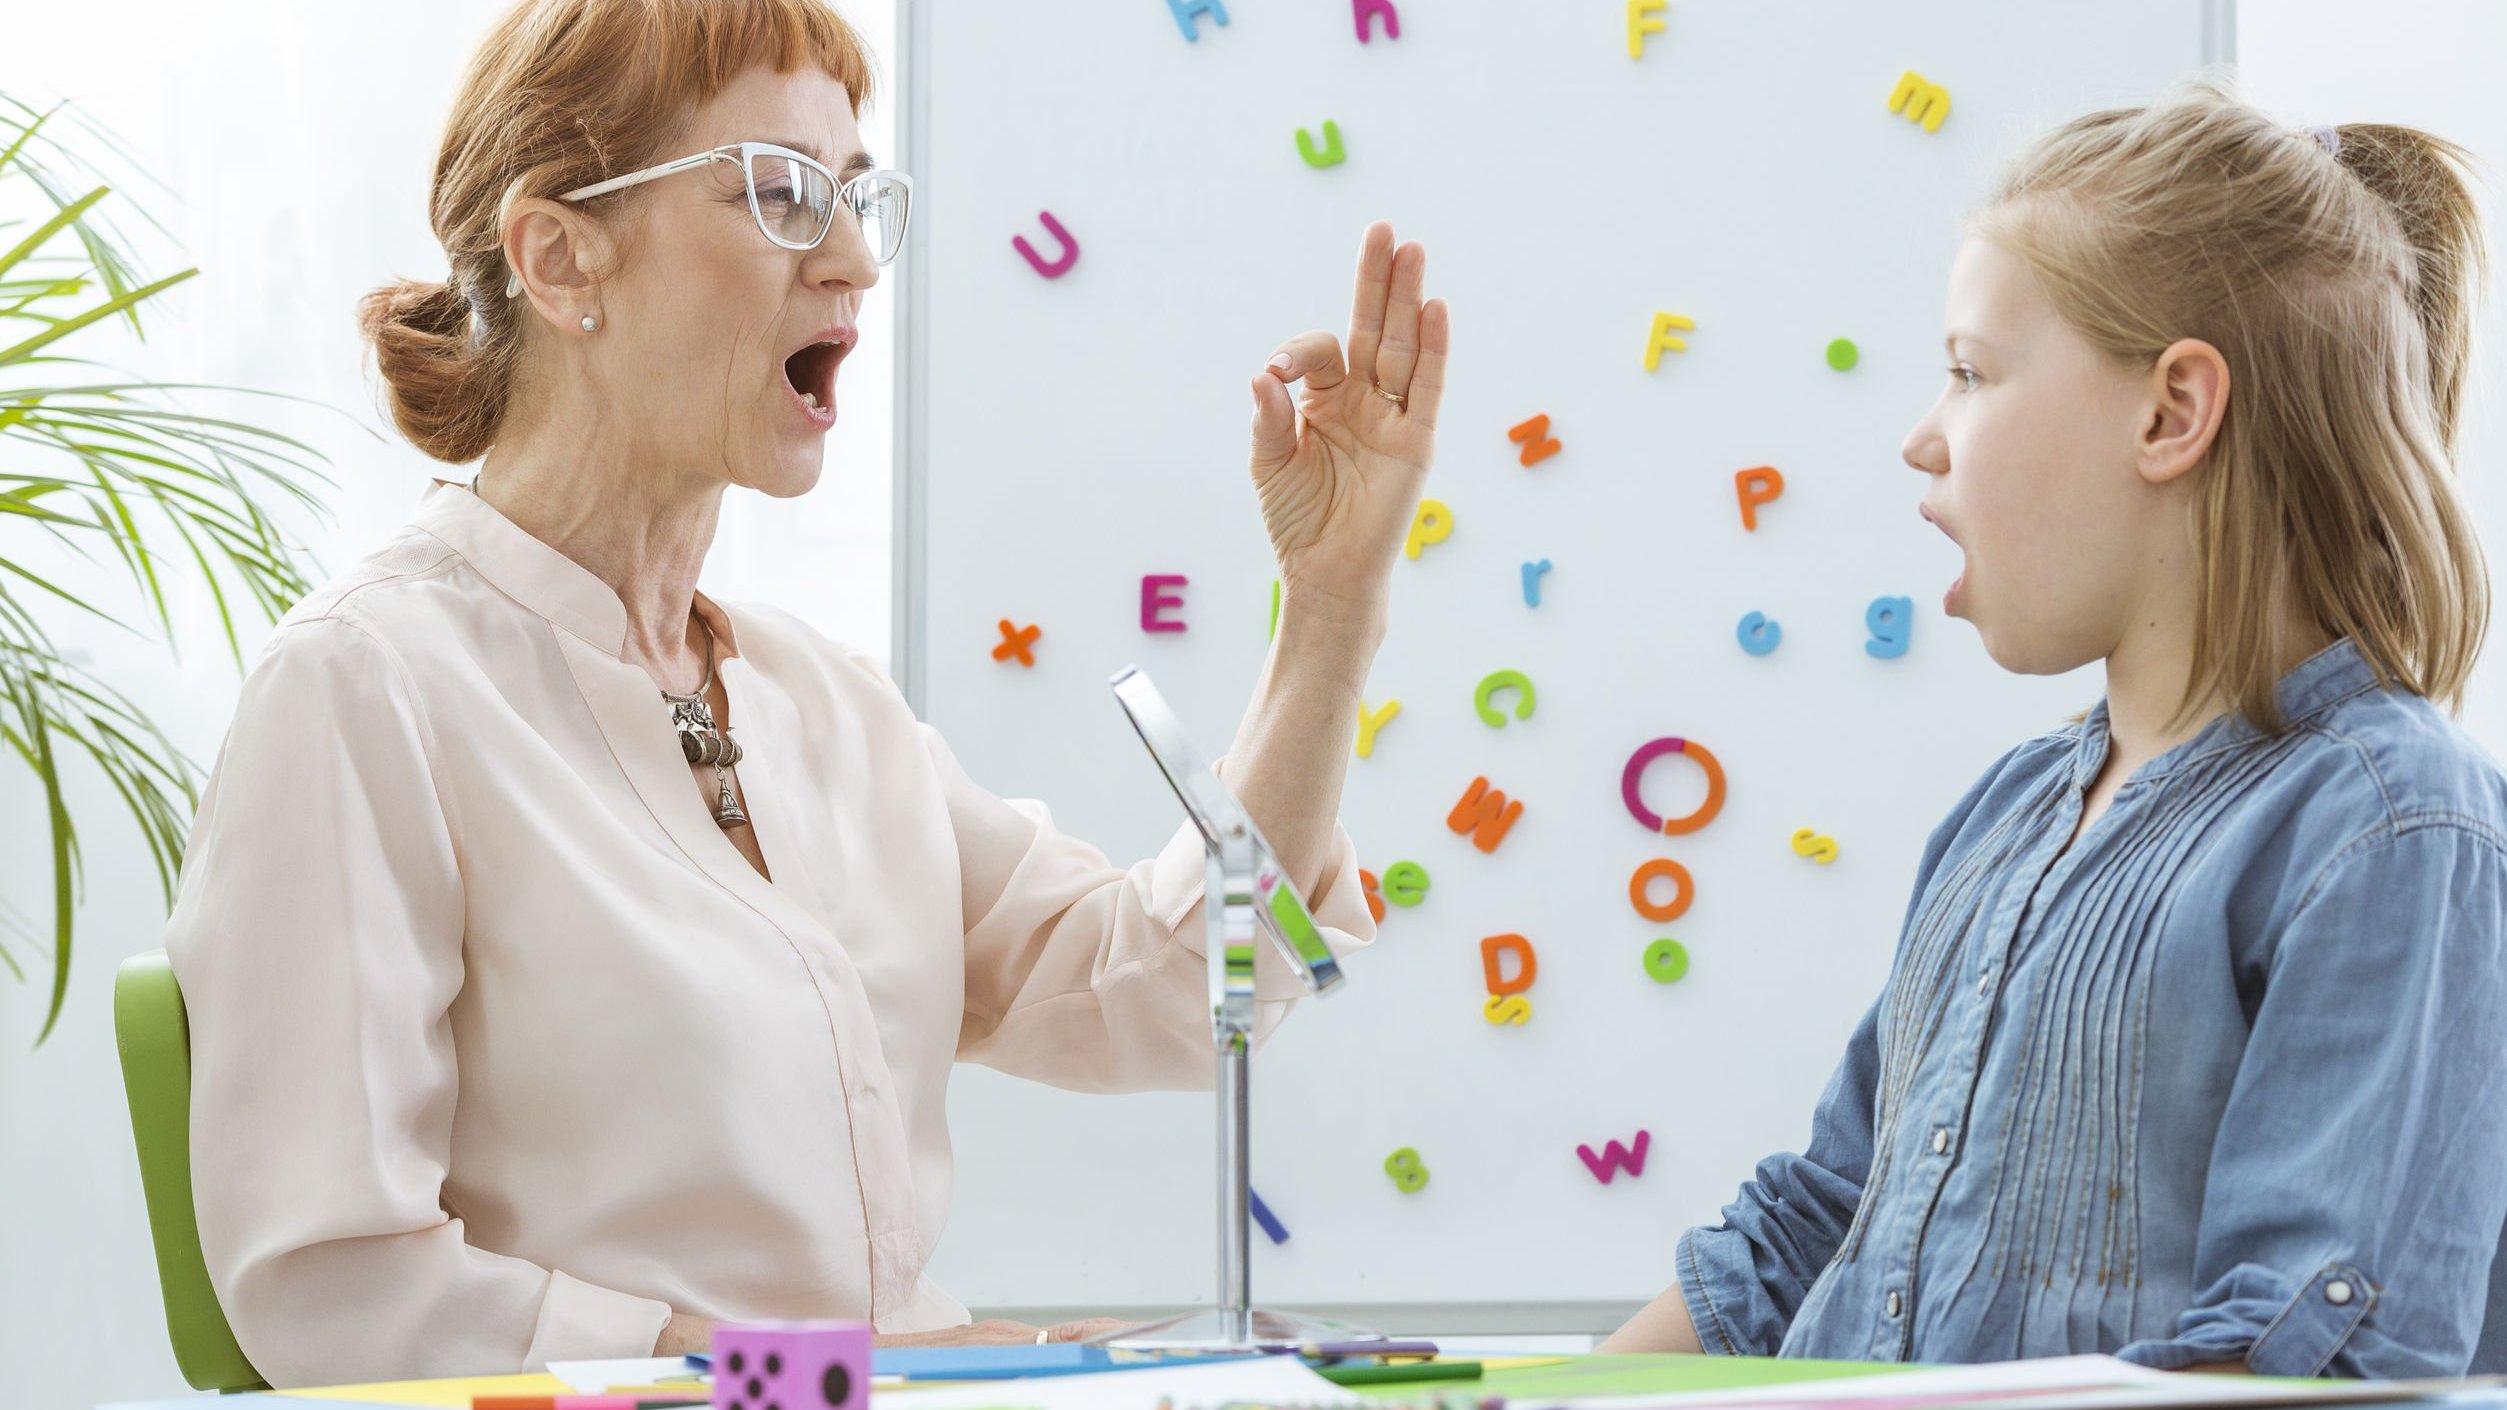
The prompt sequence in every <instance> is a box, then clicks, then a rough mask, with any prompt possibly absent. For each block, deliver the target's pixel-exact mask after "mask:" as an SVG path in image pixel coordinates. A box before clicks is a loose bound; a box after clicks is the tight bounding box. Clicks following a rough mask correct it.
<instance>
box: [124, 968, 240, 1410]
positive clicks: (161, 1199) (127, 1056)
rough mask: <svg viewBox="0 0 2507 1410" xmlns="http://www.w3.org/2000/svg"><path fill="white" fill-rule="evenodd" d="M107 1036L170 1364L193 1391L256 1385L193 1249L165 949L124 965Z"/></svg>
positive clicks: (179, 1044)
mask: <svg viewBox="0 0 2507 1410" xmlns="http://www.w3.org/2000/svg"><path fill="white" fill-rule="evenodd" d="M113 1038H114V1044H115V1046H116V1047H118V1048H119V1049H120V1050H121V1053H122V1087H123V1090H124V1091H126V1092H128V1093H129V1094H130V1100H131V1135H132V1137H133V1138H134V1139H135V1140H136V1141H137V1142H138V1145H139V1183H140V1187H141V1188H142V1189H143V1190H144V1191H146V1193H147V1196H148V1232H149V1234H150V1236H151V1237H152V1238H153V1239H154V1240H155V1243H156V1247H157V1282H158V1284H159V1286H161V1287H162V1288H163V1289H164V1290H165V1329H166V1335H167V1336H168V1337H169V1338H170V1339H171V1340H172V1341H173V1343H174V1360H175V1364H177V1365H179V1366H181V1367H182V1368H183V1379H184V1380H185V1381H188V1382H190V1384H191V1386H192V1388H193V1389H194V1390H258V1389H261V1388H262V1386H263V1381H262V1379H261V1373H260V1372H258V1371H255V1370H254V1369H253V1368H252V1362H251V1361H249V1360H247V1359H246V1358H245V1356H244V1349H243V1348H242V1347H240V1346H237V1345H236V1344H235V1333H234V1330H233V1329H232V1328H230V1327H228V1326H227V1324H226V1312H225V1310H224V1309H222V1308H220V1307H219V1306H218V1294H217V1290H216V1289H215V1288H213V1287H211V1286H210V1283H209V1265H208V1264H207V1263H206V1262H205V1261H203V1260H202V1258H201V1256H200V1225H199V1223H198V1221H197V1220H196V1219H195V1218H194V1217H193V1214H192V1147H191V1104H192V1059H191V1020H190V1019H189V1018H188V1017H186V1016H185V1014H184V1012H183V990H182V987H181V986H180V985H178V984H176V983H175V982H174V969H173V967H172V966H171V965H168V964H167V963H166V960H165V951H163V950H150V951H148V952H147V953H146V954H142V955H133V956H131V957H130V958H129V959H127V960H124V961H123V962H122V967H121V968H120V969H118V970H116V971H115V972H114V975H113Z"/></svg>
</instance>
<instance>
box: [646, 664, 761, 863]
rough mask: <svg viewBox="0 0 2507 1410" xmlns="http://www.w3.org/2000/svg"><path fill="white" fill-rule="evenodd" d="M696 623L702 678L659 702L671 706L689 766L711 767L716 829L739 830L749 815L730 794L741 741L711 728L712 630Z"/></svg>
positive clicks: (666, 695) (665, 695)
mask: <svg viewBox="0 0 2507 1410" xmlns="http://www.w3.org/2000/svg"><path fill="white" fill-rule="evenodd" d="M696 624H697V625H698V626H699V627H701V628H703V629H704V632H705V679H704V680H703V681H702V682H701V683H699V684H698V686H697V688H696V690H695V691H694V692H693V693H691V694H688V695H679V694H675V693H673V692H671V691H667V690H665V691H663V692H662V699H663V700H665V701H667V702H669V705H670V725H671V728H672V729H674V730H676V731H678V733H679V752H680V754H682V755H683V756H685V757H686V759H687V761H688V762H689V763H690V764H711V765H713V766H714V824H715V826H717V827H725V828H732V827H741V826H744V825H746V824H747V822H748V820H749V815H748V814H746V813H744V812H741V811H740V800H739V798H738V796H737V795H735V794H733V793H732V791H731V768H732V766H733V765H735V764H737V763H739V762H740V755H741V750H740V741H738V740H736V739H733V738H732V737H731V731H729V730H727V729H718V728H716V727H715V725H714V707H713V705H712V704H711V703H710V702H708V701H707V700H706V698H705V693H706V692H707V691H709V690H712V689H713V688H714V629H713V627H712V626H711V625H709V624H708V623H707V622H706V620H705V619H704V618H703V617H698V618H697V620H696Z"/></svg>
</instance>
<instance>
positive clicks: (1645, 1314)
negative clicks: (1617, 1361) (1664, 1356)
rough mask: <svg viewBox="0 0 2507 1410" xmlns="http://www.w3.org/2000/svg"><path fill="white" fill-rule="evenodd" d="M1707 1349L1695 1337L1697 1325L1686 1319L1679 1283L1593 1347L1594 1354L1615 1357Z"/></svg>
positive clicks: (1695, 1351)
mask: <svg viewBox="0 0 2507 1410" xmlns="http://www.w3.org/2000/svg"><path fill="white" fill-rule="evenodd" d="M1705 1349H1706V1348H1705V1347H1704V1346H1703V1345H1702V1344H1700V1343H1699V1341H1698V1339H1697V1327H1696V1326H1695V1325H1694V1324H1692V1323H1691V1322H1690V1321H1689V1300H1688V1299H1687V1298H1686V1297H1684V1296H1682V1295H1681V1292H1680V1285H1679V1284H1678V1283H1674V1284H1672V1285H1671V1286H1670V1287H1668V1288H1666V1289H1664V1290H1663V1295H1662V1296H1660V1297H1658V1298H1655V1299H1654V1300H1653V1301H1652V1302H1649V1303H1647V1304H1645V1306H1644V1307H1643V1308H1641V1309H1639V1310H1638V1312H1637V1315H1635V1316H1634V1317H1631V1318H1629V1319H1628V1324H1627V1325H1626V1326H1624V1327H1621V1328H1620V1329H1619V1330H1618V1331H1615V1332H1613V1333H1611V1334H1610V1335H1609V1336H1607V1337H1605V1338H1603V1339H1602V1344H1601V1345H1599V1346H1597V1347H1595V1348H1593V1350H1594V1351H1595V1352H1596V1353H1597V1354H1601V1355H1610V1356H1616V1355H1620V1354H1622V1353H1627V1352H1641V1351H1685V1352H1690V1353H1693V1354H1694V1353H1698V1352H1702V1351H1704V1350H1705Z"/></svg>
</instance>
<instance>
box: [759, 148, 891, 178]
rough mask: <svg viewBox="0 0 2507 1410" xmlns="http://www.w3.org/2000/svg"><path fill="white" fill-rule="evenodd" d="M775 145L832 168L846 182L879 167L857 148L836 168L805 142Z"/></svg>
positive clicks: (868, 155)
mask: <svg viewBox="0 0 2507 1410" xmlns="http://www.w3.org/2000/svg"><path fill="white" fill-rule="evenodd" d="M775 145H776V146H778V147H790V148H791V149H792V150H794V151H796V152H798V153H800V154H801V155H802V156H805V157H807V158H809V159H810V160H811V161H814V162H819V163H822V164H824V165H827V166H830V167H834V170H835V173H836V175H838V176H841V177H844V178H845V179H846V180H851V179H852V178H854V177H856V176H859V175H861V174H862V173H863V172H866V171H869V170H870V169H871V168H873V167H875V166H877V165H879V163H877V162H875V161H873V160H871V154H870V153H868V152H865V151H863V150H861V149H860V148H858V147H857V148H855V149H854V151H853V154H852V155H851V156H848V157H846V158H845V159H844V164H843V165H842V166H836V165H835V164H834V163H832V162H829V161H828V160H827V159H826V158H825V157H822V156H820V155H819V154H818V148H816V147H814V146H812V145H811V144H809V143H807V142H798V141H783V142H777V143H776V144H775Z"/></svg>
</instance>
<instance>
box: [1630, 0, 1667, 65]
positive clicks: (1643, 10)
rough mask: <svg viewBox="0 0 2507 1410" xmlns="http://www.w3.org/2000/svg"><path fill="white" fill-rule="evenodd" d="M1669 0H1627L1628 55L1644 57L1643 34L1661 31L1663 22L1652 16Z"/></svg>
mask: <svg viewBox="0 0 2507 1410" xmlns="http://www.w3.org/2000/svg"><path fill="white" fill-rule="evenodd" d="M1669 3H1671V0H1628V57H1629V58H1631V59H1642V58H1644V57H1645V36H1647V35H1649V34H1660V33H1662V32H1663V22H1662V21H1661V20H1658V19H1655V18H1653V14H1654V12H1655V11H1656V10H1659V9H1662V8H1663V7H1664V6H1666V5H1668V4H1669Z"/></svg>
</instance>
